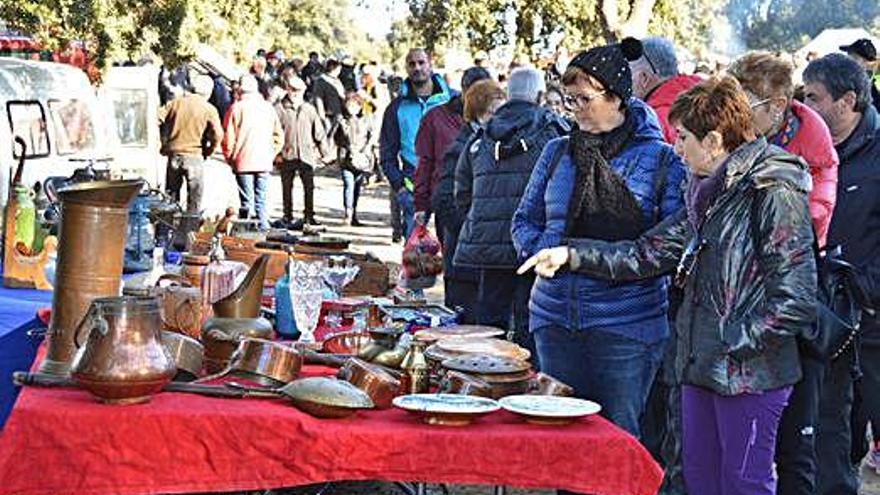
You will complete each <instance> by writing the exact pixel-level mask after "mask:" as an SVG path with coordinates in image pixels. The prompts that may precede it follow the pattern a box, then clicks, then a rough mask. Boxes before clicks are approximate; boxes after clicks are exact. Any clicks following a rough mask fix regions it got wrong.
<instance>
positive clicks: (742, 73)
mask: <svg viewBox="0 0 880 495" xmlns="http://www.w3.org/2000/svg"><path fill="white" fill-rule="evenodd" d="M727 72H729V73H730V75H732V76H733V77H735V78H736V80H737V81H739V84H740V86H742V87H743V89H745V90H746V91H748V92H750V93H752V94H754V95H755V96H757V97H758V98H775V97H779V96H782V97H785V98H786V99H788V100H790V99H791V98H792V96H794V83H793V82H792V74H793V73H794V66H793V65H792V64H791V62H788V61H787V60H784V59H782V58H781V57H778V56H776V55H773V54H772V53H770V52H759V51H756V52H749V53H746V54H745V55H743V56H742V57H740V58H738V59H736V60H735V61H734V62H733V64H731V65H730V67H728V69H727Z"/></svg>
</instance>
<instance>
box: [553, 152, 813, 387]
mask: <svg viewBox="0 0 880 495" xmlns="http://www.w3.org/2000/svg"><path fill="white" fill-rule="evenodd" d="M809 190H810V176H809V172H808V171H807V169H806V166H805V164H804V163H803V161H802V160H800V159H799V158H797V157H796V156H794V155H791V154H788V153H786V152H784V151H783V150H781V149H779V148H777V147H775V146H770V145H768V144H767V142H766V141H765V140H764V139H763V138H761V139H758V140H756V141H753V142H751V143H747V144H744V145H742V146H740V147H739V148H738V149H737V150H735V151H734V152H733V153H732V154H731V155H730V157H729V159H728V162H727V171H726V174H725V175H724V183H723V188H722V191H721V192H720V194H719V195H718V197H717V199H716V200H715V202H714V203H713V204H712V205H710V207H709V210H708V212H707V213H706V217H705V220H704V221H703V223H702V227H701V228H700V231H699V232H697V231H696V229H695V228H694V226H693V225H692V223H691V222H690V221H689V220H688V215H687V212H686V210H685V209H682V210H680V211H679V212H677V213H676V214H675V215H673V216H671V217H669V218H667V219H666V220H664V221H663V222H661V223H660V224H659V225H657V226H656V227H654V228H653V229H651V230H649V231H647V232H645V233H644V234H642V236H641V237H639V239H638V240H635V241H622V242H617V243H608V242H603V241H597V240H586V239H577V240H572V241H571V242H569V252H570V255H571V258H570V261H569V268H570V269H571V270H572V271H575V272H578V273H584V274H587V275H590V276H596V277H602V278H607V279H613V280H617V281H627V280H639V279H643V278H645V277H655V276H657V275H661V274H670V273H673V272H675V271H676V269H677V267H678V270H677V271H678V273H679V276H677V277H676V278H677V279H680V280H682V281H683V284H684V299H683V301H682V305H681V307H680V308H679V311H678V317H677V318H676V331H677V336H678V342H677V345H678V347H677V354H676V374H677V375H678V378H679V379H681V380H682V383H684V384H687V385H694V386H698V387H703V388H706V389H709V390H711V391H713V392H715V393H717V394H721V395H727V396H730V395H739V394H744V393H759V392H762V391H766V390H773V389H777V388H780V387H785V386H789V385H793V384H795V383H797V382H798V380H800V377H801V369H800V356H799V354H798V345H797V341H796V338H797V337H799V336H804V337H806V338H811V337H812V334H813V328H812V327H813V322H814V320H815V318H816V304H817V300H816V293H817V287H816V263H815V258H814V256H813V252H812V243H813V232H812V227H811V220H810V217H809V213H808V209H807V193H808V192H809Z"/></svg>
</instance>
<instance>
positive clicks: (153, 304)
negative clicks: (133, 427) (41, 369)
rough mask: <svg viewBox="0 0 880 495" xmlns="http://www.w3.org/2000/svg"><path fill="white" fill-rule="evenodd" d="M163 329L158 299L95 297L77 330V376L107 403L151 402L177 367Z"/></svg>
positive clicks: (74, 369)
mask: <svg viewBox="0 0 880 495" xmlns="http://www.w3.org/2000/svg"><path fill="white" fill-rule="evenodd" d="M161 329H162V320H161V318H160V317H159V304H158V302H157V301H156V299H155V298H153V297H130V296H123V297H103V298H99V299H95V300H94V301H92V304H91V306H90V307H89V310H88V312H87V313H86V316H85V318H83V320H82V322H81V323H80V325H79V326H78V327H77V330H76V333H75V337H74V343H75V344H76V346H77V347H78V348H79V350H78V351H77V353H76V356H75V357H74V358H73V365H72V367H71V370H70V375H71V377H72V378H73V379H74V381H76V382H77V383H78V384H79V385H80V386H81V387H83V388H84V389H86V390H88V391H89V392H91V393H92V394H93V395H94V396H96V397H97V398H98V400H100V401H102V402H107V403H111V404H137V403H140V402H146V401H148V400H150V396H151V395H152V394H154V393H156V392H158V391H160V390H161V389H162V387H164V386H165V385H166V384H167V383H168V382H170V381H171V379H172V378H173V377H174V374H175V373H176V371H177V367H176V365H175V363H174V358H173V357H172V356H171V355H170V354H169V353H168V350H167V349H166V348H165V346H163V345H162V341H161V335H160V331H161ZM85 332H88V334H87V335H88V337H87V340H86V342H85V343H84V344H83V343H81V340H83V338H84V337H85ZM80 346H82V347H80Z"/></svg>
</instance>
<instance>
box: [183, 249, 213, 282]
mask: <svg viewBox="0 0 880 495" xmlns="http://www.w3.org/2000/svg"><path fill="white" fill-rule="evenodd" d="M210 262H211V258H210V257H208V255H201V254H192V253H184V255H183V267H182V268H181V275H183V277H184V278H186V279H187V280H189V282H190V284H191V285H192V286H193V287H201V286H202V275H203V273H204V271H205V267H206V266H208V263H210Z"/></svg>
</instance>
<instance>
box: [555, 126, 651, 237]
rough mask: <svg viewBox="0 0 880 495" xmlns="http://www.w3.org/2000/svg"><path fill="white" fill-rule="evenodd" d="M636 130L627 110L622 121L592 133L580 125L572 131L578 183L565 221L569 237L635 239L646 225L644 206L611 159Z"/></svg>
mask: <svg viewBox="0 0 880 495" xmlns="http://www.w3.org/2000/svg"><path fill="white" fill-rule="evenodd" d="M634 130H635V123H634V121H633V117H632V113H631V112H630V111H629V110H627V111H626V118H625V119H624V122H623V124H622V125H620V126H619V127H617V128H616V129H613V130H611V131H609V132H606V133H602V134H591V133H588V132H585V131H582V130H580V129H578V130H575V131H574V132H573V133H572V135H571V156H572V160H573V162H574V166H575V186H574V191H573V192H572V196H571V203H570V207H569V210H568V221H567V223H566V234H567V236H568V237H576V238H589V239H602V240H606V241H618V240H622V239H635V238H636V237H638V235H639V234H641V233H642V232H643V231H644V229H645V225H644V219H643V216H642V210H641V207H639V204H638V201H636V198H635V196H633V194H632V192H631V191H630V190H629V188H628V187H627V186H626V182H624V180H623V178H622V177H620V176H619V175H618V174H617V172H615V171H614V170H613V169H612V168H611V166H610V165H608V160H610V159H612V158H614V157H615V156H617V155H618V154H619V153H620V152H621V151H622V150H623V148H624V147H625V146H626V145H627V143H629V142H630V141H631V139H632V136H633V132H634Z"/></svg>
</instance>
